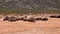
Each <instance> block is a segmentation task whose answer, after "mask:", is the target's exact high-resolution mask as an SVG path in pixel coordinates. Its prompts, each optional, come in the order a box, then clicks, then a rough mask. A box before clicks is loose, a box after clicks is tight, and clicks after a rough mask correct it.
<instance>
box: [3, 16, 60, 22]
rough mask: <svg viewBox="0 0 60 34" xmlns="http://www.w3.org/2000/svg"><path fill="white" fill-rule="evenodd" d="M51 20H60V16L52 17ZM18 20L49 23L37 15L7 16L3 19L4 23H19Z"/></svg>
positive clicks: (45, 18)
mask: <svg viewBox="0 0 60 34" xmlns="http://www.w3.org/2000/svg"><path fill="white" fill-rule="evenodd" d="M49 17H50V18H60V15H50V16H49ZM18 20H23V21H28V22H35V21H37V20H41V21H48V18H47V17H41V16H37V15H35V16H34V15H22V16H5V17H4V18H3V21H10V22H12V21H18Z"/></svg>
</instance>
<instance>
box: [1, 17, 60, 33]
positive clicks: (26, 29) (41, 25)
mask: <svg viewBox="0 0 60 34" xmlns="http://www.w3.org/2000/svg"><path fill="white" fill-rule="evenodd" d="M48 19H49V20H48V21H40V20H39V21H36V22H27V21H16V22H8V21H3V20H2V19H0V34H60V18H48Z"/></svg>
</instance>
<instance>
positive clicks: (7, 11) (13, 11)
mask: <svg viewBox="0 0 60 34" xmlns="http://www.w3.org/2000/svg"><path fill="white" fill-rule="evenodd" d="M28 13H32V14H41V13H48V14H49V13H60V10H40V9H16V8H12V9H11V8H10V9H8V8H0V14H28Z"/></svg>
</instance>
